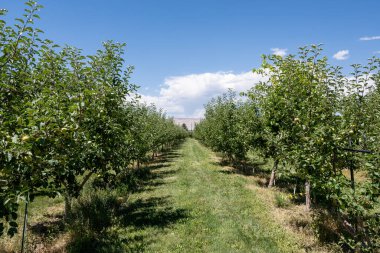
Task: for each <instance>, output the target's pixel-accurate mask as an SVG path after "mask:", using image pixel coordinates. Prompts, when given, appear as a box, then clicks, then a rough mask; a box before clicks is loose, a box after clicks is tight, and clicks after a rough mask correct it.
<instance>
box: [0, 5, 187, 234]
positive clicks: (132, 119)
mask: <svg viewBox="0 0 380 253" xmlns="http://www.w3.org/2000/svg"><path fill="white" fill-rule="evenodd" d="M39 8H40V6H39V5H37V4H36V3H35V2H33V1H29V2H27V9H26V10H25V14H24V16H23V18H22V19H17V20H16V24H15V25H13V26H8V25H7V23H6V22H5V21H4V20H3V19H0V179H1V181H0V184H1V185H0V187H1V191H0V219H1V220H4V221H6V222H5V223H4V222H0V233H1V234H2V233H3V232H7V233H8V234H9V235H13V234H14V233H16V232H17V223H16V219H17V210H18V208H19V204H20V203H23V201H22V200H24V201H33V198H34V197H35V196H38V195H45V196H46V195H47V196H52V197H53V196H56V195H58V194H61V195H63V196H64V197H65V200H66V214H68V213H69V212H70V206H71V199H72V198H74V197H77V196H78V195H79V194H80V193H81V191H82V189H83V187H84V185H85V183H86V182H87V181H88V180H89V179H90V178H91V177H93V176H96V178H97V179H98V180H99V179H103V180H105V181H106V180H111V179H114V178H115V177H114V176H117V175H120V174H122V173H126V171H127V170H129V169H131V164H136V163H137V164H139V163H141V162H145V161H146V160H147V159H148V157H151V156H154V155H155V154H157V152H158V151H159V150H161V148H162V147H167V148H168V147H170V146H171V145H173V144H175V143H176V142H178V141H179V140H181V139H183V138H185V137H186V135H187V133H186V131H185V130H184V129H183V128H181V127H178V126H176V125H175V124H174V123H173V121H172V120H171V119H168V118H167V117H166V116H165V114H163V113H162V112H161V111H159V110H157V109H156V108H155V107H154V106H146V105H143V104H141V103H139V102H138V97H137V96H136V95H135V94H136V88H137V87H136V86H135V85H133V84H131V83H130V82H129V75H130V74H131V71H132V68H131V67H127V68H126V69H125V67H124V65H125V63H124V60H123V53H124V45H123V44H119V43H114V42H111V41H109V42H106V43H104V44H103V48H102V49H101V50H98V51H97V53H96V54H94V55H91V56H84V55H83V54H82V52H81V51H80V50H79V49H76V48H73V47H64V48H60V47H58V46H57V45H55V44H54V43H53V42H52V41H50V40H44V39H41V38H40V37H41V36H40V35H41V33H42V32H41V31H40V30H38V29H36V28H35V27H34V24H33V20H34V19H38V18H39V17H38V15H37V14H36V11H37V10H38V9H39ZM5 14H6V13H5V11H1V13H0V15H1V16H3V17H4V15H5ZM124 69H125V70H124Z"/></svg>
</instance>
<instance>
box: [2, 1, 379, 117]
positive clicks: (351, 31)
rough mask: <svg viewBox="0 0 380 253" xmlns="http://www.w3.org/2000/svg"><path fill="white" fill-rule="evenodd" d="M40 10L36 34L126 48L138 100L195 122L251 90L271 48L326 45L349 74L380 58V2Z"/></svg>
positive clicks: (134, 4)
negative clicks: (227, 97)
mask: <svg viewBox="0 0 380 253" xmlns="http://www.w3.org/2000/svg"><path fill="white" fill-rule="evenodd" d="M38 2H39V3H41V4H42V5H44V9H42V10H41V11H40V13H39V14H40V16H41V20H40V21H38V22H37V26H38V27H39V28H41V29H42V30H44V31H45V36H46V37H47V38H49V39H52V40H53V41H55V42H56V43H58V44H60V45H64V44H69V45H72V46H76V47H79V48H82V49H83V50H84V53H86V54H91V53H94V52H95V51H96V49H98V48H99V47H100V45H101V42H103V41H105V40H110V39H111V40H115V41H119V42H126V43H127V52H126V56H125V58H126V62H127V63H128V64H130V65H134V66H135V72H134V74H133V75H132V81H133V82H134V83H136V84H138V85H140V86H141V89H140V93H141V94H143V95H144V96H143V99H144V100H145V101H147V102H155V103H156V104H157V105H158V106H159V107H163V108H164V109H165V110H166V111H167V112H168V114H169V115H173V116H177V117H179V116H186V117H189V116H196V117H197V116H201V115H202V112H203V111H202V107H203V104H204V103H206V102H207V100H209V99H210V98H211V97H212V96H215V95H217V94H220V93H221V92H223V91H225V90H226V89H228V88H235V89H237V90H239V91H240V90H244V89H246V88H249V87H251V86H252V85H253V84H254V82H255V81H257V80H258V77H255V76H253V74H251V73H249V72H250V71H251V69H252V68H255V67H258V66H259V65H260V55H261V54H269V53H271V52H274V51H273V50H272V49H276V48H277V49H278V50H277V51H276V52H277V53H295V52H297V48H298V47H300V46H304V45H308V44H313V43H314V44H318V43H323V44H324V49H325V50H324V54H325V55H326V56H328V57H329V59H330V62H331V63H332V64H338V65H341V66H343V67H345V71H346V72H347V73H348V72H349V65H350V64H353V63H365V62H366V59H367V58H369V57H371V56H373V55H377V56H380V53H379V52H378V51H380V37H376V36H380V28H379V24H380V15H378V12H379V10H380V1H379V0H363V1H353V0H351V1H350V0H336V1H334V0H329V1H328V0H317V1H311V0H309V1H308V0H302V1H301V0H289V1H284V0H272V1H270V0H267V1H264V0H261V1H255V0H251V1H248V0H182V1H181V0H160V1H158V0H134V1H130V0H107V1H105V0H103V1H100V0H80V1H79V0H50V1H48V0H40V1H38ZM0 8H5V9H8V10H9V14H8V16H7V20H10V19H12V18H14V17H16V16H20V13H21V12H22V10H23V8H24V6H23V1H19V0H0ZM363 37H368V40H360V38H363ZM339 51H340V53H338V52H339ZM376 52H377V53H376ZM337 53H338V54H337ZM334 54H337V55H336V58H337V59H334V58H333V56H334ZM339 59H340V60H339Z"/></svg>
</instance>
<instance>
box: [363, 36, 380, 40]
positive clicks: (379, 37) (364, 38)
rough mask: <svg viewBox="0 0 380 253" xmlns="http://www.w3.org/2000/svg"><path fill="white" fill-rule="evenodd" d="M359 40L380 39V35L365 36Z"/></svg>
mask: <svg viewBox="0 0 380 253" xmlns="http://www.w3.org/2000/svg"><path fill="white" fill-rule="evenodd" d="M359 40H364V41H368V40H380V36H365V37H361V38H360V39H359Z"/></svg>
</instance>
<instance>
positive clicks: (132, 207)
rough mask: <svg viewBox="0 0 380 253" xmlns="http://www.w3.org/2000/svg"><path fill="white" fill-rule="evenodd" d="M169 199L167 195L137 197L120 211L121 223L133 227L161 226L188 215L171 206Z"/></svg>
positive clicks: (182, 210)
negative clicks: (146, 197)
mask: <svg viewBox="0 0 380 253" xmlns="http://www.w3.org/2000/svg"><path fill="white" fill-rule="evenodd" d="M169 199H170V197H169V196H165V197H152V198H148V199H138V200H136V201H134V202H133V203H130V204H129V205H128V206H127V207H126V208H125V209H123V210H122V211H121V213H120V214H121V217H122V219H121V223H122V224H123V225H124V226H133V227H135V229H140V228H146V227H148V226H154V227H161V228H162V227H166V226H169V225H170V224H172V223H175V222H177V221H179V220H181V219H184V218H186V217H188V215H187V212H186V210H185V209H174V208H172V207H171V206H170V200H169Z"/></svg>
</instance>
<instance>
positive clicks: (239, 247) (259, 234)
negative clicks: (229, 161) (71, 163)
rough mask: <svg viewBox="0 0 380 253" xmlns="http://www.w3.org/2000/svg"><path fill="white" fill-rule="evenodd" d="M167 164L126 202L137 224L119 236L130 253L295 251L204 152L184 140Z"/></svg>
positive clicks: (242, 187)
mask: <svg viewBox="0 0 380 253" xmlns="http://www.w3.org/2000/svg"><path fill="white" fill-rule="evenodd" d="M169 158H170V159H171V160H170V162H167V163H165V164H163V166H162V167H160V166H159V168H157V169H155V170H154V171H152V175H156V176H154V177H152V181H150V182H149V183H148V184H147V185H146V187H145V189H144V190H142V191H140V192H139V193H135V194H133V195H132V196H130V199H129V200H130V201H131V203H132V205H133V203H138V204H137V205H135V207H136V209H135V210H134V211H132V212H131V213H132V217H130V218H135V219H137V220H140V222H136V221H134V222H131V224H130V226H129V228H128V229H127V230H124V232H126V234H125V235H126V241H127V244H129V249H130V250H131V251H134V252H137V251H138V252H266V253H268V252H298V251H300V250H299V249H298V248H297V246H296V242H295V239H294V238H291V236H289V235H287V234H286V232H285V231H284V229H283V228H281V226H280V225H278V224H277V223H276V222H275V221H274V220H273V219H272V217H271V215H270V214H269V212H268V211H267V210H266V207H265V205H264V203H262V202H261V201H260V200H259V198H258V197H257V196H256V194H258V193H256V192H255V191H252V189H247V187H246V186H247V184H248V182H247V179H245V178H244V177H237V176H234V175H233V174H230V173H228V171H227V170H224V169H223V168H222V167H221V166H220V165H218V164H217V162H216V160H215V158H214V154H213V152H211V151H210V150H209V149H207V148H205V147H203V146H202V145H201V144H199V142H197V141H196V140H194V139H188V140H187V141H186V142H185V143H184V144H183V145H182V147H181V148H180V149H179V150H178V151H177V152H174V153H172V154H171V155H170V156H169ZM132 234H133V236H131V235H132ZM132 238H134V240H131V239H132ZM128 242H129V243H128Z"/></svg>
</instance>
